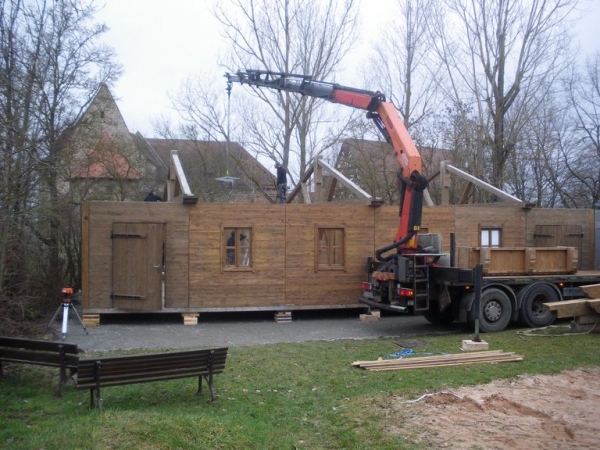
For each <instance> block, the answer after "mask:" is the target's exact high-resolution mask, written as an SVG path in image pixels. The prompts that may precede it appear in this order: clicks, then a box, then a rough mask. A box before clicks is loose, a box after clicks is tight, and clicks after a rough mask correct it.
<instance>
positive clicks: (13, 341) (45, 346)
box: [0, 336, 79, 355]
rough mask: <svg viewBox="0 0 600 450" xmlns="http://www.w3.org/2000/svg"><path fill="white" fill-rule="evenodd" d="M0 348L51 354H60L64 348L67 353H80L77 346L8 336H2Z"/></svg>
mask: <svg viewBox="0 0 600 450" xmlns="http://www.w3.org/2000/svg"><path fill="white" fill-rule="evenodd" d="M0 347H11V348H26V349H30V350H41V351H49V352H58V351H59V349H60V348H61V347H62V349H63V351H64V352H65V353H71V354H75V355H77V354H78V352H79V350H78V348H77V344H69V343H66V342H56V341H36V340H35V339H22V338H12V337H6V336H0Z"/></svg>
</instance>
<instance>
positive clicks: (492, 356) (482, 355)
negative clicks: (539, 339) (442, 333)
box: [352, 350, 523, 371]
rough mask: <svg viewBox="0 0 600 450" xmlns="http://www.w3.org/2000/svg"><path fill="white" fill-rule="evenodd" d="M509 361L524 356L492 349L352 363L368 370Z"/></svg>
mask: <svg viewBox="0 0 600 450" xmlns="http://www.w3.org/2000/svg"><path fill="white" fill-rule="evenodd" d="M509 361H523V356H521V355H516V354H514V353H506V352H503V351H502V350H490V351H486V352H475V353H459V354H453V355H435V356H424V357H409V358H402V359H387V360H377V361H356V362H354V363H352V365H353V366H354V367H360V368H363V369H366V370H374V371H386V370H406V369H425V368H434V367H449V366H457V365H464V364H483V363H499V362H509Z"/></svg>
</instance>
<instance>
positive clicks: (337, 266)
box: [314, 224, 347, 272]
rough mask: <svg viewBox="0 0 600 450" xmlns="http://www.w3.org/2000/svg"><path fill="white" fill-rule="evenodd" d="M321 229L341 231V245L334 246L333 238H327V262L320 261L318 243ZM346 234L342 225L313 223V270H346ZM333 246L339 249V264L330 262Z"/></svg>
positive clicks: (319, 245)
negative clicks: (340, 259)
mask: <svg viewBox="0 0 600 450" xmlns="http://www.w3.org/2000/svg"><path fill="white" fill-rule="evenodd" d="M321 231H325V232H328V231H329V232H335V231H339V232H341V241H342V242H341V245H339V246H335V245H332V244H333V242H334V241H335V239H333V240H332V239H328V243H327V264H322V263H321V249H322V248H323V246H321V243H320V239H319V238H320V235H321ZM346 242H347V236H346V227H344V226H343V225H335V226H323V225H318V224H316V225H315V263H314V264H315V272H322V271H343V272H345V271H346V247H347V244H346ZM335 248H339V249H341V258H342V261H341V264H331V259H332V258H333V252H334V249H335Z"/></svg>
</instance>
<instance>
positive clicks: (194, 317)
mask: <svg viewBox="0 0 600 450" xmlns="http://www.w3.org/2000/svg"><path fill="white" fill-rule="evenodd" d="M199 315H200V314H182V315H181V316H182V317H183V324H184V325H198V316H199Z"/></svg>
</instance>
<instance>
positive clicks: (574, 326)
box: [544, 284, 600, 332]
mask: <svg viewBox="0 0 600 450" xmlns="http://www.w3.org/2000/svg"><path fill="white" fill-rule="evenodd" d="M580 289H581V290H582V291H583V293H584V294H585V295H586V297H587V298H578V299H575V300H565V301H562V302H549V303H544V306H545V307H546V308H547V309H549V310H550V311H555V312H556V317H558V318H559V319H560V318H564V317H573V318H574V320H573V322H572V323H571V331H574V332H591V331H594V332H600V298H599V297H600V284H591V285H588V286H581V287H580Z"/></svg>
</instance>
